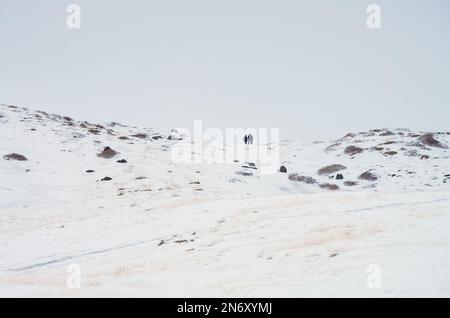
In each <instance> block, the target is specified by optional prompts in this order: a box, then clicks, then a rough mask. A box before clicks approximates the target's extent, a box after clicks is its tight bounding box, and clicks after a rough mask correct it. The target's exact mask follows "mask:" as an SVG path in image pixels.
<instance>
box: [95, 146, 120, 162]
mask: <svg viewBox="0 0 450 318" xmlns="http://www.w3.org/2000/svg"><path fill="white" fill-rule="evenodd" d="M116 155H117V152H116V151H115V150H113V149H111V148H110V147H105V149H103V151H102V152H101V153H99V154H97V156H99V157H101V158H105V159H110V158H113V157H115V156H116Z"/></svg>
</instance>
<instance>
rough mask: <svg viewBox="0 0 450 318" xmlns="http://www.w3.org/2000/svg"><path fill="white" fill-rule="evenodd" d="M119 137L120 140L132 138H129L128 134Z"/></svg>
mask: <svg viewBox="0 0 450 318" xmlns="http://www.w3.org/2000/svg"><path fill="white" fill-rule="evenodd" d="M119 139H120V140H129V139H130V138H128V137H127V136H120V137H119Z"/></svg>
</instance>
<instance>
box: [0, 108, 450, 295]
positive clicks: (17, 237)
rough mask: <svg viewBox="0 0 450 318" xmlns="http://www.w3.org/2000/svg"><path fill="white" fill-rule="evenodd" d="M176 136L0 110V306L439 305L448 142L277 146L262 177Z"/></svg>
mask: <svg viewBox="0 0 450 318" xmlns="http://www.w3.org/2000/svg"><path fill="white" fill-rule="evenodd" d="M174 134H175V132H174V131H160V130H157V129H155V128H138V127H130V126H126V125H122V124H119V123H107V124H93V123H88V122H81V121H76V120H73V119H71V118H68V117H64V116H60V115H52V114H47V113H45V112H40V111H31V110H29V109H25V108H20V107H16V106H8V105H2V106H0V246H1V247H0V295H1V296H55V295H58V296H272V297H273V296H286V297H294V296H375V297H376V296H447V297H448V296H450V234H449V233H450V231H449V230H450V149H449V146H450V133H449V132H435V133H427V132H414V131H410V130H408V129H394V130H388V129H374V130H370V131H368V132H361V133H350V134H348V135H346V136H344V137H342V138H339V139H337V140H334V141H317V142H313V143H297V142H293V141H287V140H283V141H282V142H281V144H280V159H281V162H280V165H283V166H285V167H286V168H287V173H281V172H278V173H275V174H261V173H260V169H259V168H260V167H259V164H258V162H254V163H249V162H233V163H230V164H217V163H215V164H214V163H212V164H193V163H190V164H188V163H186V164H177V163H174V162H173V161H172V159H171V149H172V147H173V146H174V145H175V144H176V143H177V142H179V141H178V140H177V139H178V138H174ZM73 264H75V265H77V266H80V269H81V272H80V273H81V287H80V288H75V289H71V288H68V287H67V284H66V282H67V279H68V276H69V275H70V273H68V272H67V268H68V266H69V267H70V265H73ZM373 268H375V269H377V271H378V272H379V273H378V272H377V273H376V274H377V275H378V274H379V275H378V276H377V277H378V278H379V280H380V288H369V287H370V286H371V285H370V284H369V285H368V284H367V280H368V279H370V278H371V277H372V276H371V275H373V272H372V269H373ZM372 287H373V286H372Z"/></svg>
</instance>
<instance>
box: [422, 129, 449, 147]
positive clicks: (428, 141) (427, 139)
mask: <svg viewBox="0 0 450 318" xmlns="http://www.w3.org/2000/svg"><path fill="white" fill-rule="evenodd" d="M418 140H419V141H420V142H421V143H423V144H425V145H427V146H430V147H436V148H444V149H447V148H448V146H447V145H445V144H443V143H441V142H440V141H439V140H437V139H435V138H434V134H432V133H428V134H425V135H422V136H420V137H419V138H418Z"/></svg>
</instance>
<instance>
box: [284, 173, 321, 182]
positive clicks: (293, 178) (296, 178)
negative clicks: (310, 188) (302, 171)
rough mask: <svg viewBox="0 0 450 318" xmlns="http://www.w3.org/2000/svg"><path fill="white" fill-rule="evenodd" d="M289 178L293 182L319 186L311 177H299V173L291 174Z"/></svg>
mask: <svg viewBox="0 0 450 318" xmlns="http://www.w3.org/2000/svg"><path fill="white" fill-rule="evenodd" d="M288 178H289V180H291V181H297V182H303V183H306V184H317V180H316V179H314V178H312V177H309V176H302V175H299V174H298V173H291V174H290V175H289V176H288Z"/></svg>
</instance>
